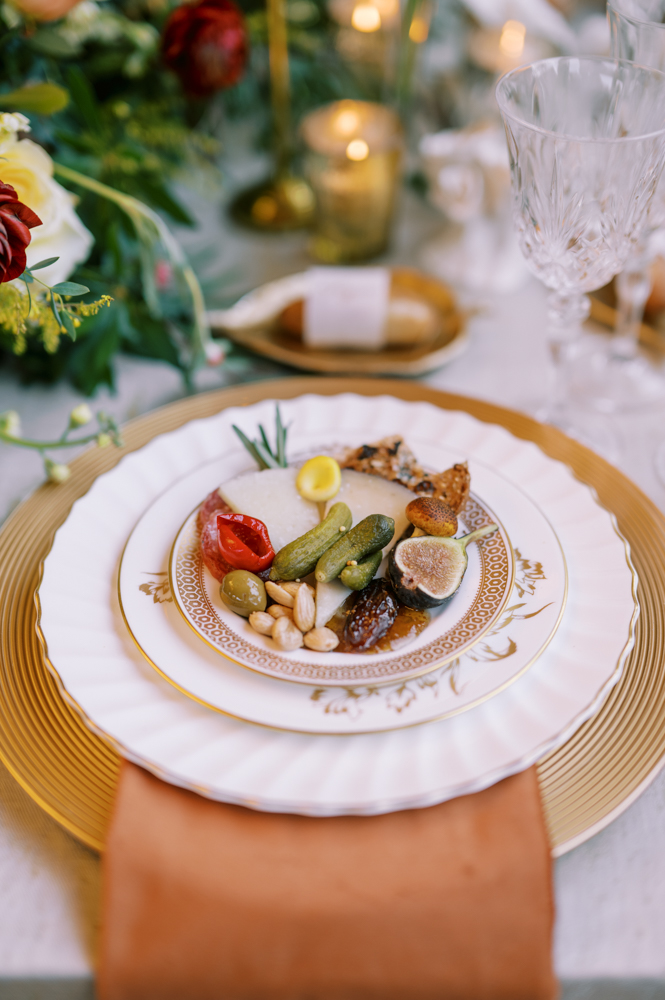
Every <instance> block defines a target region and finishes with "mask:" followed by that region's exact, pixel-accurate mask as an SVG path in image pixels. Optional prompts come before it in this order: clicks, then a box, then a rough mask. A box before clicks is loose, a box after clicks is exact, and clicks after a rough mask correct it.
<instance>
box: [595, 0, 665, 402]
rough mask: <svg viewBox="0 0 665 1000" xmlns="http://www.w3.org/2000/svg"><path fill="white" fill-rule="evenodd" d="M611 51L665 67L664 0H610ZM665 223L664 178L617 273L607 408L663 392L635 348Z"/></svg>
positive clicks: (603, 391)
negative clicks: (639, 237)
mask: <svg viewBox="0 0 665 1000" xmlns="http://www.w3.org/2000/svg"><path fill="white" fill-rule="evenodd" d="M607 17H608V20H609V23H610V33H611V38H612V50H611V51H612V55H613V56H615V57H616V58H617V59H629V60H631V62H635V63H639V64H640V65H642V66H650V67H652V68H654V69H659V70H665V0H608V4H607ZM664 226H665V178H663V179H661V183H660V185H659V189H658V191H657V193H656V197H655V198H654V200H653V203H652V205H651V211H650V227H649V228H650V231H649V232H647V233H646V234H645V238H644V240H643V242H642V244H641V245H640V246H639V247H638V248H637V253H636V254H635V256H634V257H633V258H631V259H630V260H629V261H628V264H627V266H626V267H625V268H624V270H623V271H622V272H621V274H620V275H619V276H618V278H617V281H616V290H617V322H616V328H615V336H614V337H613V338H612V341H611V344H610V350H609V356H608V358H607V363H606V367H605V369H604V371H603V376H604V377H603V384H602V386H601V387H600V391H599V392H598V393H597V398H596V401H595V402H596V405H597V406H598V407H599V408H600V409H604V410H605V411H607V412H613V411H619V410H629V409H638V408H640V407H641V406H645V405H649V404H650V403H653V402H655V401H657V400H661V399H663V398H664V397H665V378H664V377H663V375H662V374H661V373H660V372H659V370H658V369H657V368H656V367H655V366H654V365H652V364H650V363H649V362H648V361H647V360H646V359H644V358H642V357H641V356H640V355H639V352H638V342H639V328H640V323H641V321H642V315H643V313H644V307H645V305H646V301H647V298H648V297H649V292H650V290H651V281H650V277H649V268H650V265H651V261H652V258H653V242H652V240H650V236H651V235H652V233H653V232H654V231H656V230H658V229H662V228H663V227H664Z"/></svg>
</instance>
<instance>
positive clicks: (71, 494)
mask: <svg viewBox="0 0 665 1000" xmlns="http://www.w3.org/2000/svg"><path fill="white" fill-rule="evenodd" d="M350 388H353V389H354V390H355V391H357V392H361V393H363V394H365V395H368V396H374V395H381V394H385V393H389V394H392V395H393V396H396V397H398V398H403V399H407V400H426V401H429V402H432V403H434V404H436V405H438V406H441V407H443V408H452V409H459V410H463V411H466V412H468V413H470V414H472V415H473V416H475V417H476V418H478V419H480V420H486V421H489V422H492V423H497V424H500V425H502V426H504V427H506V428H507V429H508V430H509V431H510V432H511V433H513V434H514V435H516V436H517V437H521V438H523V439H526V440H531V441H534V442H535V443H536V444H538V445H539V446H540V447H541V449H542V450H543V451H544V453H545V454H547V455H549V456H550V457H552V458H554V459H557V460H560V461H564V462H566V463H567V464H568V465H570V466H571V468H572V469H573V470H574V471H575V473H576V474H577V476H578V477H579V478H580V479H581V480H582V481H583V482H586V483H589V484H590V485H591V486H592V487H594V489H595V490H596V492H597V494H598V496H599V499H600V501H601V502H602V503H604V504H605V505H606V506H607V507H608V508H609V509H610V510H612V511H613V512H614V514H615V516H616V518H617V521H618V525H619V528H620V530H621V531H622V532H623V533H624V535H625V536H626V538H627V539H628V541H629V543H630V545H631V550H632V555H633V560H634V563H635V565H636V569H637V571H638V575H639V580H640V584H639V591H638V593H639V600H640V608H641V616H640V619H639V621H638V623H637V629H636V642H635V646H634V649H633V651H632V653H631V655H630V657H629V660H628V663H627V665H626V669H625V670H624V673H623V676H622V678H621V680H620V682H619V684H618V685H617V686H616V687H615V688H614V689H613V690H612V691H611V693H610V694H609V696H608V698H607V699H606V701H605V702H604V704H603V705H602V708H601V709H600V710H599V711H598V712H597V714H596V715H595V716H594V717H593V718H592V719H590V720H589V721H588V722H587V723H585V724H584V725H583V726H582V727H581V729H579V730H578V731H577V732H576V733H575V735H574V736H573V737H572V738H571V739H570V740H569V741H568V742H567V743H566V744H565V745H564V746H562V747H560V748H559V749H557V750H556V751H555V752H554V753H552V754H550V755H549V756H547V757H546V758H544V759H543V760H542V761H541V762H540V763H539V765H538V770H539V776H540V783H541V789H542V795H543V803H544V807H545V811H546V816H547V821H548V825H549V830H550V838H551V843H552V847H553V851H554V853H555V854H559V853H562V852H563V851H565V850H568V849H570V848H571V847H573V846H575V845H576V844H577V843H579V842H581V841H583V840H584V839H586V838H587V837H588V836H590V835H591V834H592V833H593V832H595V831H597V830H599V829H602V827H603V826H604V825H606V823H608V822H609V821H610V820H611V819H612V818H613V817H614V816H615V815H618V814H619V813H620V812H621V811H622V809H624V808H625V807H626V805H627V804H628V803H629V802H630V801H632V800H633V799H634V798H635V797H636V796H637V795H638V794H639V793H640V791H641V790H642V789H643V788H644V787H646V785H647V784H648V782H649V780H650V779H651V778H652V777H653V776H654V774H655V773H657V769H658V767H659V765H660V763H661V758H662V756H663V753H664V752H665V731H664V730H663V727H662V717H663V714H664V713H665V674H664V673H663V671H662V669H661V663H662V655H663V645H664V640H665V623H664V622H663V618H662V606H663V603H664V600H665V583H664V578H665V519H664V518H663V516H662V514H661V513H660V512H659V511H658V509H657V508H656V507H655V505H654V504H653V503H651V501H650V500H649V499H648V498H647V497H645V496H644V495H643V494H642V493H641V492H640V491H639V490H638V489H637V487H635V485H634V484H633V483H631V482H630V481H629V480H628V479H627V478H626V477H624V476H623V475H622V474H621V473H619V472H618V471H617V470H616V469H614V468H612V467H611V466H610V465H608V464H607V463H606V462H604V461H603V460H602V459H601V458H599V457H598V456H597V455H595V454H593V453H592V452H590V451H588V450H587V449H585V448H583V447H582V446H581V445H579V444H578V443H577V442H574V441H571V440H570V439H568V438H566V437H565V436H564V435H562V434H561V433H560V432H558V431H556V430H555V429H554V428H551V427H546V426H543V425H540V424H538V423H536V422H535V421H532V420H530V419H528V418H527V417H524V416H523V415H521V414H519V413H514V412H511V411H509V410H505V409H501V408H499V407H495V406H493V405H490V404H487V403H482V402H479V401H477V400H472V399H467V398H465V397H460V396H454V395H450V394H444V393H439V392H436V391H434V390H430V389H427V388H426V387H423V386H421V385H417V384H416V385H412V384H404V383H403V382H390V381H387V380H381V381H375V380H357V381H355V382H351V383H350V382H349V380H348V379H285V380H278V381H275V382H272V383H261V384H259V385H255V386H247V387H239V388H234V389H229V390H220V391H218V392H213V393H208V394H206V395H201V396H198V397H194V398H191V399H187V400H184V401H182V402H180V403H176V404H173V405H171V406H169V407H166V408H164V409H162V410H157V411H155V412H154V413H151V414H149V415H147V416H145V417H142V418H140V419H138V420H135V421H132V422H131V423H130V424H128V425H127V427H126V429H125V441H126V445H125V449H124V450H125V452H127V451H132V450H134V449H136V448H139V447H141V446H142V445H143V444H145V443H146V442H147V441H149V440H151V438H152V437H154V436H155V435H156V434H158V433H162V432H165V431H168V430H172V429H174V428H176V427H179V426H180V425H182V424H184V423H185V422H187V421H188V420H191V419H195V418H197V417H205V416H208V415H211V414H213V413H216V412H218V411H219V410H220V409H222V408H223V407H225V406H229V405H245V404H248V403H253V402H256V401H257V400H259V399H261V398H266V397H267V396H268V395H269V396H273V397H277V398H293V397H295V396H298V395H300V394H301V393H303V392H307V391H314V392H317V393H322V394H335V393H339V392H343V391H346V390H348V389H350ZM121 454H122V453H120V454H118V453H117V452H110V451H98V450H91V451H89V452H88V453H86V454H84V455H83V456H81V457H80V458H79V459H77V460H76V461H75V462H74V463H73V472H74V475H73V476H72V478H71V480H69V481H68V482H67V483H65V484H64V485H61V486H54V485H50V484H49V485H45V486H43V487H41V488H40V489H39V490H37V491H36V492H35V493H34V494H33V495H32V496H31V497H30V498H29V499H28V500H27V501H25V503H23V504H22V505H21V506H20V507H19V508H17V510H16V511H14V513H13V514H12V515H11V517H10V518H8V520H7V522H6V523H5V525H4V528H3V530H2V533H1V534H0V636H1V639H0V756H1V758H2V760H3V762H4V763H5V765H6V766H7V767H8V769H9V770H10V772H11V773H12V774H13V775H14V777H15V778H16V779H17V780H18V781H19V782H20V784H21V785H22V786H23V788H24V789H25V790H26V791H27V792H28V793H29V794H30V795H31V796H32V797H33V798H34V799H35V801H36V802H37V803H38V804H40V805H41V806H42V807H43V808H44V809H45V810H46V811H47V812H49V813H50V815H52V816H53V817H54V818H55V819H57V820H58V822H60V823H61V824H62V825H63V826H65V827H66V828H67V829H69V830H70V831H71V832H72V833H74V834H75V835H76V836H78V837H79V838H80V839H81V840H83V841H84V842H85V843H87V844H89V845H90V846H92V847H95V848H98V849H102V848H103V844H104V837H105V831H106V828H107V824H108V821H109V817H110V811H111V807H112V802H113V794H114V790H115V786H116V782H117V775H118V769H119V758H118V757H117V755H116V754H115V753H114V752H113V750H111V749H110V748H109V747H108V746H107V744H105V743H104V742H103V740H101V739H100V738H99V737H98V736H96V735H94V734H93V733H91V732H90V731H89V730H88V729H87V728H86V727H85V725H84V724H83V722H82V721H81V720H80V718H79V717H78V715H77V714H76V713H75V712H74V710H73V709H72V708H70V707H69V705H68V704H67V703H66V701H65V700H64V699H63V698H62V696H61V693H60V691H59V688H58V685H57V682H56V680H55V679H54V678H53V677H52V676H51V675H50V674H49V673H48V671H47V669H46V666H45V663H44V659H43V656H42V651H41V648H40V645H39V641H38V637H37V633H36V608H35V605H34V593H35V589H36V586H37V584H38V581H39V567H40V564H41V561H42V560H43V559H44V557H45V556H46V554H47V552H48V550H49V548H50V545H51V542H52V539H53V535H54V533H55V531H56V529H57V528H58V527H59V525H60V524H62V523H63V522H64V520H65V519H66V517H67V515H68V513H69V510H70V508H71V505H72V503H73V502H74V501H75V500H76V499H77V497H79V496H82V495H83V494H84V493H86V492H87V490H88V489H89V488H90V486H91V485H92V483H93V482H94V480H95V478H96V477H97V476H98V475H99V474H100V473H102V472H104V471H107V470H108V469H110V468H112V467H113V466H114V465H115V464H116V463H117V461H118V460H119V458H120V457H121Z"/></svg>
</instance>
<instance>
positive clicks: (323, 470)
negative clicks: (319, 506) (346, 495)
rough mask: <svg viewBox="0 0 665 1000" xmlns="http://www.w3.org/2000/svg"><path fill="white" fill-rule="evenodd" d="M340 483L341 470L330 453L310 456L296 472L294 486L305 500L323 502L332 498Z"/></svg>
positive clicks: (337, 491)
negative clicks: (296, 476)
mask: <svg viewBox="0 0 665 1000" xmlns="http://www.w3.org/2000/svg"><path fill="white" fill-rule="evenodd" d="M341 485H342V470H341V469H340V467H339V465H338V464H337V462H336V461H335V459H334V458H331V457H330V455H317V456H316V457H315V458H310V459H309V460H308V461H307V462H305V464H304V465H303V467H302V468H301V470H300V472H299V473H298V478H297V479H296V488H297V490H298V493H300V496H301V497H304V498H305V500H313V501H314V503H323V502H325V501H326V500H332V498H333V497H334V496H336V495H337V493H339V488H340V486H341Z"/></svg>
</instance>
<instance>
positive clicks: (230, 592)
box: [219, 569, 268, 618]
mask: <svg viewBox="0 0 665 1000" xmlns="http://www.w3.org/2000/svg"><path fill="white" fill-rule="evenodd" d="M219 596H220V597H221V599H222V600H223V601H224V604H226V606H227V608H229V609H230V610H231V611H235V613H236V614H237V615H243V617H244V618H249V616H250V615H251V613H252V611H265V609H266V604H267V603H268V599H267V597H266V588H265V586H264V584H263V580H261V579H260V578H259V577H258V576H255V574H254V573H250V572H249V570H246V569H234V570H231V572H230V573H227V574H226V576H225V577H224V580H223V581H222V585H221V587H220V588H219Z"/></svg>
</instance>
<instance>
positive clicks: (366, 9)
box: [351, 3, 381, 32]
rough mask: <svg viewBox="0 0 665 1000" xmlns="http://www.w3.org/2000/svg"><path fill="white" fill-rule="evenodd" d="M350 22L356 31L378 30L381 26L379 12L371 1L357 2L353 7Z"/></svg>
mask: <svg viewBox="0 0 665 1000" xmlns="http://www.w3.org/2000/svg"><path fill="white" fill-rule="evenodd" d="M351 24H352V25H353V27H354V28H356V30H357V31H367V32H369V31H378V30H379V28H380V27H381V14H380V13H379V10H378V8H377V7H375V6H374V4H372V3H359V4H356V6H355V7H354V8H353V14H352V15H351Z"/></svg>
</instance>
